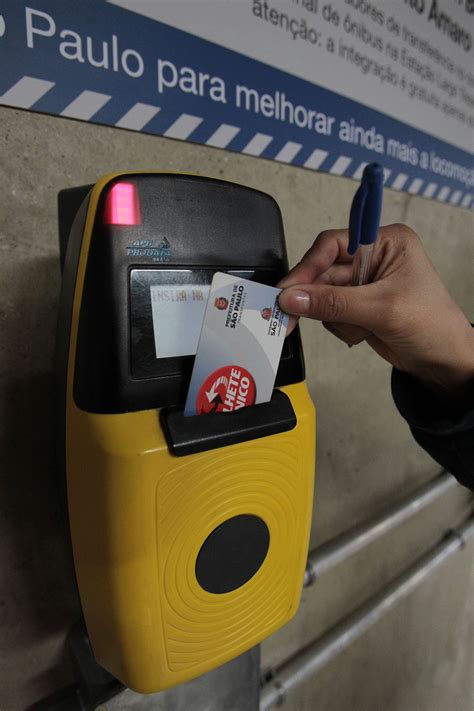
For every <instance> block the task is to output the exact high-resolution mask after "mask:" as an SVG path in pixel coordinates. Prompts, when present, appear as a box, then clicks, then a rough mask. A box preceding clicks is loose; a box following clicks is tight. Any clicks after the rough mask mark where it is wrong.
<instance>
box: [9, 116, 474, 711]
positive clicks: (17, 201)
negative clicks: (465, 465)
mask: <svg viewBox="0 0 474 711" xmlns="http://www.w3.org/2000/svg"><path fill="white" fill-rule="evenodd" d="M0 122H1V126H2V129H1V132H0V142H1V143H0V161H1V167H2V176H3V185H2V191H1V196H0V200H1V203H2V205H1V215H2V219H1V223H0V249H1V260H0V273H1V276H0V289H1V299H0V322H1V331H0V333H1V339H0V391H1V394H0V403H1V414H0V418H1V420H0V531H1V533H0V629H1V633H0V709H1V711H19V710H21V709H25V708H27V707H28V706H30V705H31V704H33V703H34V702H35V701H36V700H38V699H39V698H42V697H43V696H45V695H46V694H48V693H50V692H52V691H53V690H54V689H56V688H58V687H60V686H63V685H66V684H67V683H69V682H70V681H71V673H72V672H71V667H70V663H69V661H68V656H67V653H66V646H65V635H66V632H67V629H68V627H69V625H70V624H71V623H72V622H73V621H75V619H77V617H78V614H79V607H78V601H77V597H76V593H75V587H74V577H73V570H72V567H71V562H70V560H69V558H68V556H67V553H66V552H65V548H64V545H63V540H62V539H63V536H64V530H63V524H62V514H61V510H60V504H59V503H58V502H59V499H58V496H57V494H56V492H57V488H58V482H57V479H56V478H55V474H56V472H55V460H54V427H53V402H52V388H53V349H54V333H55V322H56V314H57V305H58V296H59V288H60V272H59V260H58V237H57V220H56V195H57V192H58V191H59V190H60V189H62V188H65V187H72V186H75V185H81V184H85V183H91V182H94V181H96V179H98V178H99V177H100V176H102V175H104V174H106V173H109V172H115V171H120V170H140V169H154V170H163V171H168V170H170V171H185V172H192V173H198V174H205V175H209V176H215V177H222V178H225V179H226V180H232V181H237V182H240V183H243V184H245V185H249V186H251V187H256V188H258V189H260V190H264V191H266V192H268V193H270V194H271V195H273V196H274V197H275V198H276V200H277V201H278V203H279V205H280V207H281V210H282V213H283V219H284V224H285V231H286V238H287V244H288V250H289V257H290V264H294V263H295V262H296V261H297V260H298V259H299V258H300V257H301V255H302V254H303V252H304V251H305V250H306V249H307V248H308V247H309V246H310V244H311V243H312V241H313V239H314V237H315V236H316V234H317V233H318V232H319V231H321V230H323V229H326V228H331V227H338V226H344V225H345V224H346V223H347V215H348V210H349V206H350V201H351V198H352V195H353V193H354V190H355V187H356V183H355V182H354V181H353V180H350V179H346V178H340V177H335V176H330V175H325V174H320V173H315V172H311V171H309V170H304V169H300V168H295V167H291V166H286V165H283V164H277V163H275V162H270V161H266V160H259V159H256V158H252V157H248V156H242V155H237V154H232V153H228V152H225V151H220V150H217V149H211V148H206V147H203V146H197V145H191V144H185V143H180V142H178V141H173V140H169V139H162V138H157V137H152V136H146V135H141V134H134V133H132V132H128V131H123V130H119V129H113V128H108V127H101V126H94V125H89V124H86V123H80V122H75V121H71V120H66V119H61V118H56V117H48V116H42V115H37V114H32V113H28V112H22V111H16V110H13V109H1V110H0ZM392 222H406V223H407V224H409V225H410V226H411V227H412V228H413V229H415V230H416V231H417V232H418V233H419V234H420V235H421V237H422V239H423V242H424V244H425V247H426V249H427V251H428V253H429V255H430V257H431V258H432V260H433V261H434V263H435V265H436V267H437V268H438V270H439V272H440V274H441V276H442V277H443V279H444V280H445V282H446V284H447V286H448V288H449V289H450V291H451V293H452V294H453V296H454V297H455V298H456V299H457V300H458V302H459V303H460V305H461V306H462V307H463V308H464V309H465V311H466V313H467V314H468V315H469V316H470V318H471V320H474V296H473V287H472V270H473V264H474V231H473V215H472V213H471V212H468V211H466V210H463V209H460V208H454V207H450V206H448V205H442V204H439V203H435V202H431V201H428V200H425V199H423V198H419V197H416V196H410V195H407V194H402V193H397V192H395V191H392V190H387V191H386V193H385V202H384V209H383V219H382V223H383V224H388V223H392ZM447 247H448V248H447ZM302 332H303V339H304V347H305V357H306V365H307V380H308V384H309V387H310V390H311V393H312V396H313V398H314V401H315V403H316V406H317V410H318V427H317V474H316V490H315V501H314V525H313V530H312V536H311V545H312V547H314V546H316V545H319V544H321V543H322V542H324V541H326V540H328V539H330V538H332V537H334V536H335V535H337V534H338V533H340V532H342V531H344V530H346V529H347V528H349V527H350V526H352V525H354V524H355V523H357V522H361V521H363V520H365V519H366V518H367V517H368V516H370V515H371V514H373V513H375V512H376V511H378V510H379V509H380V508H382V507H383V506H384V505H386V504H388V503H389V502H390V501H392V500H394V499H395V498H397V497H401V496H404V495H405V494H407V493H409V492H410V491H412V490H413V489H415V488H416V487H417V486H418V485H420V484H421V483H423V482H425V481H428V480H429V479H430V478H432V477H434V476H435V475H436V474H437V473H438V471H439V467H438V466H437V465H436V464H435V463H434V462H433V461H432V460H431V459H430V457H429V456H428V455H427V454H425V453H424V452H423V451H422V450H421V449H420V448H419V447H418V446H417V445H416V443H415V442H414V441H413V440H412V438H411V435H410V433H409V430H408V427H407V426H406V424H405V423H404V422H403V421H402V419H401V418H400V416H399V415H398V413H397V411H396V409H395V407H394V405H393V402H392V400H391V395H390V388H389V380H390V368H389V366H388V365H387V364H385V363H384V362H382V361H381V360H380V359H378V358H377V356H375V354H373V353H372V352H371V351H370V349H369V348H368V346H367V345H365V344H362V345H359V346H357V347H356V348H352V349H348V348H347V346H345V345H344V344H343V343H341V342H339V341H338V340H336V339H335V338H333V337H332V336H331V335H330V334H328V333H327V332H326V331H325V330H324V329H323V328H322V327H321V325H320V324H317V323H304V324H303V328H302ZM471 501H472V499H471V498H470V496H469V494H468V492H467V491H466V490H464V489H462V488H461V487H458V488H456V489H454V490H453V491H451V492H450V493H449V494H447V495H446V496H445V497H444V498H443V499H442V500H439V501H438V502H436V503H435V504H433V505H431V506H430V507H428V508H427V509H426V510H424V511H423V512H422V513H421V514H420V515H419V516H417V517H415V518H414V519H412V520H411V521H410V522H408V523H407V524H405V525H403V526H402V527H401V528H400V529H397V530H396V531H394V532H392V533H390V534H389V536H387V537H386V538H383V539H381V540H379V541H378V542H377V543H374V544H372V545H371V546H369V547H368V548H367V549H366V550H364V551H363V552H361V553H359V554H358V555H356V556H355V557H354V558H353V559H351V560H349V561H348V562H346V563H344V564H343V565H341V566H339V567H338V568H337V569H335V570H333V571H331V572H330V573H328V574H327V575H325V576H324V577H322V578H321V580H320V581H319V582H318V583H317V584H316V585H315V586H314V587H313V588H310V589H309V590H306V591H304V593H303V596H302V602H301V606H300V610H299V612H298V613H297V615H296V617H295V618H294V620H293V621H291V622H290V623H289V624H288V625H286V627H284V628H283V629H282V630H280V631H279V632H278V633H276V634H274V635H273V636H272V637H271V638H269V639H268V640H266V641H265V642H264V643H263V646H262V665H263V667H264V668H267V667H269V666H273V665H278V664H279V663H281V662H282V661H284V660H285V659H286V658H288V657H289V656H290V655H292V654H294V653H295V652H296V651H297V650H298V649H300V648H301V647H302V646H304V645H306V644H308V643H309V642H311V641H312V640H314V639H315V638H316V637H317V636H318V635H320V634H321V633H322V632H323V631H324V630H326V629H327V628H328V627H330V626H331V625H332V624H334V623H335V622H336V621H337V620H339V619H340V618H342V617H343V616H345V615H346V614H347V613H348V612H349V611H350V610H352V609H354V608H355V607H356V606H357V605H358V604H359V603H360V602H362V601H363V600H365V599H366V598H367V597H368V596H370V595H371V594H373V593H375V592H376V591H378V590H379V589H380V588H381V587H382V586H383V585H384V584H385V583H386V582H388V581H389V580H391V579H392V578H393V577H395V575H397V573H398V572H400V571H402V570H403V569H404V568H405V567H407V566H408V564H409V563H411V562H412V561H413V560H415V559H416V558H417V557H418V556H419V555H421V553H422V552H424V551H426V550H427V549H428V548H430V547H431V546H432V545H433V544H434V543H436V542H437V541H438V540H439V539H440V537H441V535H442V534H443V532H444V531H445V530H446V529H447V528H449V527H452V526H454V525H455V524H457V523H458V522H460V521H461V520H462V519H463V518H464V517H465V516H466V514H467V512H468V509H469V506H470V502H471ZM473 552H474V549H473V545H472V543H471V544H470V545H468V546H467V547H466V548H465V550H464V551H463V552H462V553H460V554H458V555H456V556H454V557H453V558H452V559H450V561H449V562H448V563H446V564H445V565H444V566H443V567H442V568H440V569H439V571H437V572H436V574H435V575H434V576H432V577H431V578H430V579H429V580H428V581H427V582H425V583H424V584H423V585H422V586H421V587H420V588H419V589H418V590H417V591H416V592H415V593H413V594H412V595H411V596H410V597H409V598H407V599H406V600H405V601H404V602H403V603H401V604H400V605H399V606H398V607H397V608H396V609H395V610H393V611H392V612H391V613H389V614H388V615H387V616H386V617H385V618H384V619H383V620H382V621H381V622H380V623H379V624H377V625H376V626H375V627H373V628H372V629H371V630H370V631H369V632H368V633H367V634H365V635H364V636H363V637H362V638H360V639H359V640H358V641H357V642H356V643H354V644H353V645H352V646H351V647H350V648H349V649H347V650H346V651H345V652H343V653H342V654H341V655H340V656H339V657H338V658H337V659H336V660H335V661H333V662H332V663H331V664H330V665H329V666H328V667H327V668H325V669H324V670H323V671H322V672H320V673H319V675H318V676H317V677H316V678H315V679H313V680H311V681H310V682H308V683H307V684H305V685H304V686H303V687H302V688H301V689H299V690H298V692H297V693H296V694H295V695H294V696H293V697H291V698H290V699H288V701H287V702H286V704H285V705H284V707H283V708H284V709H285V711H309V710H310V709H318V711H346V710H347V709H351V711H352V710H353V711H380V709H382V708H383V709H384V711H472V708H473V707H474V677H473V675H472V670H473V669H474V651H473V639H474V607H473V600H474V595H473V591H474V565H473ZM210 693H212V689H210ZM186 711H188V710H186ZM189 711H191V710H189ZM223 711H225V709H224V710H223ZM242 711H244V710H242Z"/></svg>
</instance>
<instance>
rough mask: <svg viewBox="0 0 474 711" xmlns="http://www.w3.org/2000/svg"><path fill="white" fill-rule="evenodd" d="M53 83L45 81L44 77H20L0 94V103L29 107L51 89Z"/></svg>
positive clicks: (23, 107) (22, 107)
mask: <svg viewBox="0 0 474 711" xmlns="http://www.w3.org/2000/svg"><path fill="white" fill-rule="evenodd" d="M54 84H55V82H54V81H46V80H45V79H35V77H27V76H25V77H22V78H21V79H20V80H19V81H17V83H16V84H14V85H13V86H11V87H10V88H9V89H8V91H6V92H5V93H4V94H3V96H0V103H1V104H6V105H7V106H16V107H18V108H19V109H30V108H31V107H32V106H34V104H36V102H37V101H39V99H41V97H42V96H44V95H45V94H46V93H47V92H48V91H49V90H50V89H52V87H53V86H54Z"/></svg>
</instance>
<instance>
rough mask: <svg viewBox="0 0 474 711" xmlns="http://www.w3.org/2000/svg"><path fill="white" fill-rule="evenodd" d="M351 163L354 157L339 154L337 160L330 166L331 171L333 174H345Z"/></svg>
mask: <svg viewBox="0 0 474 711" xmlns="http://www.w3.org/2000/svg"><path fill="white" fill-rule="evenodd" d="M351 163H352V158H348V157H347V156H339V158H338V159H337V160H336V162H335V163H334V164H333V165H332V166H331V167H330V168H329V172H330V173H332V174H333V175H344V173H345V172H346V170H347V168H348V167H349V165H350V164H351Z"/></svg>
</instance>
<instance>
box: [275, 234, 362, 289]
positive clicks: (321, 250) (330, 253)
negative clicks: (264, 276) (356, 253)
mask: <svg viewBox="0 0 474 711" xmlns="http://www.w3.org/2000/svg"><path fill="white" fill-rule="evenodd" d="M348 244H349V231H348V230H325V231H324V232H321V233H320V234H319V235H318V236H317V237H316V239H315V240H314V242H313V245H312V247H310V248H309V249H308V251H307V252H306V254H305V255H304V257H303V258H302V260H301V261H300V262H299V263H298V264H297V265H296V266H295V267H294V268H293V269H292V270H291V271H290V272H289V273H288V274H287V275H286V276H285V277H283V279H282V280H281V281H280V282H279V284H278V286H279V287H282V288H287V287H288V286H292V285H293V284H311V283H312V282H313V281H314V280H315V279H317V278H318V277H319V276H321V274H323V273H324V272H325V271H327V270H328V269H329V267H331V266H332V265H333V264H334V263H335V262H345V263H350V262H352V259H353V257H351V256H350V254H348V252H347V246H348Z"/></svg>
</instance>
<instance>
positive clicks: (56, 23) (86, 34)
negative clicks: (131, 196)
mask: <svg viewBox="0 0 474 711" xmlns="http://www.w3.org/2000/svg"><path fill="white" fill-rule="evenodd" d="M473 21H474V0H391V1H390V2H385V1H384V0H370V1H369V0H330V1H329V0H233V2H230V1H229V0H109V1H107V0H81V1H80V2H72V0H71V1H68V0H27V1H26V2H25V0H3V1H2V0H0V58H1V73H0V103H2V104H4V105H6V106H14V107H19V108H23V109H29V110H32V111H38V112H43V113H48V114H54V115H58V116H64V117H69V118H74V119H80V120H83V121H93V122H94V123H100V124H106V125H109V126H117V127H120V128H125V129H130V130H135V131H144V132H146V133H151V134H156V135H161V136H168V137H170V138H175V139H181V140H186V141H193V142H196V143H202V144H205V145H208V146H215V147H219V148H226V149H228V150H231V151H237V152H240V153H246V154H248V155H252V156H261V157H262V158H267V159H270V160H276V161H281V162H284V163H290V164H293V165H297V166H304V167H306V168H309V169H312V170H321V171H325V172H329V173H333V174H335V175H346V176H352V177H355V178H359V177H360V175H361V173H362V170H363V168H364V166H365V165H366V164H367V163H368V162H371V161H373V160H377V161H379V162H381V163H382V164H383V165H384V168H385V183H386V185H387V186H389V187H392V188H395V189H398V190H404V191H407V192H409V193H413V194H418V195H423V196H425V197H428V198H433V199H436V200H440V201H443V202H448V203H451V204H452V205H459V206H462V207H465V208H470V207H472V206H473V199H474V160H473V132H474V71H473V69H474V66H473V51H474V50H473V38H474V27H473V24H474V23H473Z"/></svg>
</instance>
